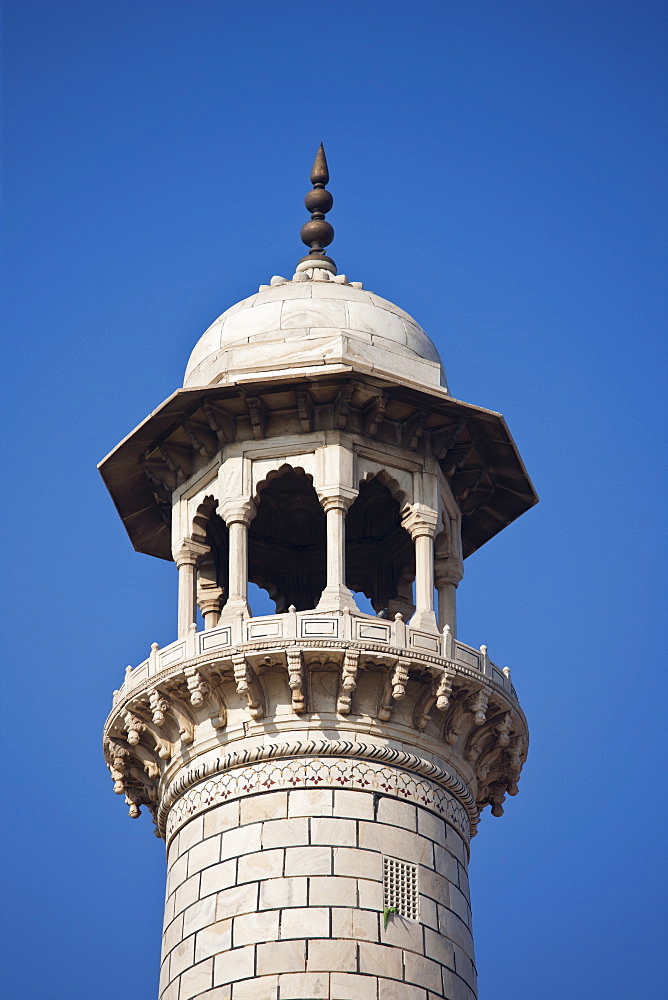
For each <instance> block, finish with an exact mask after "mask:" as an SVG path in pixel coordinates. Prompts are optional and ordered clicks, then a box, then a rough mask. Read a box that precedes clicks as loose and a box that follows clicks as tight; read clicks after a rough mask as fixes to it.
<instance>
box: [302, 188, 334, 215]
mask: <svg viewBox="0 0 668 1000" xmlns="http://www.w3.org/2000/svg"><path fill="white" fill-rule="evenodd" d="M304 204H305V205H306V208H307V209H308V211H309V212H322V214H323V215H325V214H326V213H327V212H329V211H330V209H331V207H332V205H333V204H334V199H333V198H332V196H331V194H330V193H329V191H326V190H325V188H313V190H312V191H309V192H308V194H307V195H306V197H305V198H304Z"/></svg>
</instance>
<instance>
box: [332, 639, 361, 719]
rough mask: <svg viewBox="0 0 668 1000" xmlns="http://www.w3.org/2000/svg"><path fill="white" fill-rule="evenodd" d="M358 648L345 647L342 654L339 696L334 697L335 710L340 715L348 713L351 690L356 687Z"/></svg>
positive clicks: (351, 697) (351, 696) (351, 695)
mask: <svg viewBox="0 0 668 1000" xmlns="http://www.w3.org/2000/svg"><path fill="white" fill-rule="evenodd" d="M359 660H360V651H359V649H347V650H346V651H345V653H344V654H343V667H342V669H341V684H340V687H339V696H338V698H337V699H336V711H337V712H339V714H340V715H349V714H350V708H351V705H352V700H353V691H354V690H355V688H356V687H357V670H358V667H359Z"/></svg>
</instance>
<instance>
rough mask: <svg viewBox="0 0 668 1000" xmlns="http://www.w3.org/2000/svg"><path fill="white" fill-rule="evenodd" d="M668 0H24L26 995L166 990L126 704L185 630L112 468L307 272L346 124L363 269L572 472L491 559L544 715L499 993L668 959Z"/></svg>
mask: <svg viewBox="0 0 668 1000" xmlns="http://www.w3.org/2000/svg"><path fill="white" fill-rule="evenodd" d="M667 20H668V15H667V8H666V6H665V4H663V3H660V2H649V0H634V2H630V0H627V2H619V0H599V2H595V0H578V2H575V0H512V2H499V0H470V2H464V0H440V2H419V0H411V2H400V0H394V2H392V0H387V2H382V3H381V2H345V0H344V2H339V3H332V4H324V3H318V4H314V3H307V2H303V0H291V2H287V0H274V2H265V3H260V2H245V3H244V2H234V3H233V2H226V0H217V2H212V0H188V2H185V0H182V2H176V0H162V2H157V0H113V2H110V0H95V2H90V0H76V2H75V0H58V2H55V0H6V3H5V20H4V42H5V57H4V59H5V91H4V118H5V144H6V149H7V154H6V165H5V234H6V238H5V251H6V256H5V282H6V284H5V309H4V317H5V324H4V325H5V341H6V343H5V358H4V365H3V371H4V375H5V385H4V393H3V395H4V404H5V413H4V417H3V425H2V426H3V432H2V442H3V445H4V459H3V462H2V468H3V474H4V479H5V483H6V486H5V489H4V497H3V498H4V500H5V501H6V504H7V506H8V513H7V515H6V517H5V520H4V526H5V528H4V530H5V537H4V539H3V556H4V559H3V562H5V564H6V566H7V567H8V568H7V570H6V575H5V589H4V595H3V597H2V601H1V607H2V612H3V619H4V639H3V652H4V657H3V658H4V660H5V668H4V685H5V691H4V698H5V708H4V721H3V723H2V726H1V727H0V733H1V736H2V740H3V750H2V756H1V760H2V765H3V768H4V776H3V786H2V789H3V796H2V800H3V807H4V819H3V824H2V830H3V841H4V847H3V860H4V861H5V863H6V870H5V875H4V884H5V891H4V906H5V927H4V930H3V933H2V945H3V946H4V947H5V948H6V949H7V957H6V958H5V962H4V967H5V970H6V971H5V981H6V985H5V992H4V994H3V995H4V996H6V997H8V998H9V997H12V998H13V997H21V998H22V1000H60V998H67V1000H91V998H95V1000H116V998H117V997H119V996H121V995H122V996H123V998H124V1000H149V998H152V997H153V996H154V995H155V989H156V985H157V974H158V960H159V944H160V923H161V913H162V895H163V891H164V867H163V866H164V861H163V845H162V844H161V843H160V842H159V841H157V840H156V839H155V838H154V837H153V836H152V834H151V824H150V821H149V820H148V818H146V817H144V818H143V819H140V820H139V821H136V822H133V821H131V820H129V819H128V818H127V815H126V809H125V807H124V805H123V802H122V800H121V799H119V798H117V797H115V796H114V795H113V794H112V790H111V781H110V779H109V776H108V773H107V771H106V769H105V766H104V762H103V759H102V753H101V747H100V734H101V729H102V724H103V722H104V718H105V716H106V714H107V711H108V709H109V707H110V700H111V692H112V690H113V689H114V688H115V687H117V686H118V685H119V683H120V681H121V679H122V676H123V670H124V668H125V665H126V664H127V663H133V664H135V663H138V662H139V661H140V660H141V659H143V658H144V657H145V656H146V654H147V651H148V648H149V644H150V643H151V642H153V641H157V642H159V643H160V644H161V645H162V644H166V643H168V642H170V641H171V640H172V639H173V638H174V629H175V610H176V580H175V577H176V571H175V569H174V567H173V565H171V564H167V563H162V562H159V561H157V560H152V559H150V558H149V557H147V556H142V555H138V554H135V553H134V552H133V550H132V548H131V545H130V543H129V541H128V540H127V537H126V536H125V533H124V530H123V528H122V525H121V523H120V520H119V519H118V517H117V515H116V512H115V510H114V508H113V505H112V503H111V501H110V499H109V498H108V496H107V494H106V492H105V489H104V487H103V485H102V482H101V480H100V479H99V477H98V473H97V471H96V468H95V466H96V463H97V461H98V460H99V459H100V458H102V457H103V456H104V455H105V454H106V453H107V452H108V451H109V450H110V449H111V448H112V447H113V446H114V445H115V444H116V443H117V441H119V440H120V439H121V438H122V437H123V436H124V435H125V434H126V433H128V432H129V431H130V430H131V429H132V428H133V427H134V426H135V425H136V424H137V423H139V421H140V420H141V419H142V418H143V417H144V416H145V415H146V414H147V413H148V412H149V411H150V410H151V409H153V407H155V406H156V405H157V404H158V403H160V402H161V401H162V399H164V398H165V397H166V396H167V395H168V394H169V393H171V392H172V390H173V389H174V388H176V387H177V386H178V385H179V384H180V382H181V379H182V376H183V369H184V367H185V363H186V360H187V357H188V354H189V352H190V350H191V348H192V346H193V344H194V343H195V341H196V340H197V338H198V337H199V336H200V334H201V333H202V332H203V330H204V329H205V328H206V326H208V324H209V323H210V322H211V321H212V320H213V319H214V318H215V317H216V316H217V315H218V314H219V313H221V312H222V311H223V310H224V309H225V308H227V307H228V306H229V305H231V304H232V303H233V302H235V301H237V300H238V299H240V298H242V297H245V296H246V295H248V294H251V293H252V292H254V291H255V290H256V289H257V286H258V285H259V284H260V283H263V282H267V281H268V280H269V278H270V277H271V276H272V275H273V274H284V275H289V274H290V273H291V271H292V268H293V265H294V263H295V262H296V260H297V259H298V257H299V256H301V253H302V251H301V249H300V247H301V244H300V243H299V240H298V230H299V227H300V225H301V224H302V222H303V221H304V220H305V218H306V215H305V212H304V209H303V206H302V198H303V195H304V193H305V192H306V190H307V189H308V186H309V185H308V172H309V168H310V164H311V161H312V158H313V155H314V153H315V150H316V148H317V145H318V143H319V142H320V140H321V139H322V140H323V141H324V142H325V144H326V149H327V154H328V158H329V163H330V170H331V175H332V180H331V184H330V187H331V189H332V191H333V193H334V197H335V206H334V210H333V212H332V215H331V220H332V223H333V225H334V227H335V229H336V240H335V242H334V244H333V247H332V255H333V256H334V258H335V259H336V261H337V263H338V265H339V269H340V270H341V271H342V272H345V273H346V274H348V275H349V276H350V277H351V278H352V279H353V280H361V281H363V282H364V283H365V286H366V287H368V288H370V289H372V290H373V291H375V292H377V293H379V294H381V295H383V296H385V297H387V298H390V299H392V300H393V301H395V302H397V303H398V304H400V305H401V306H402V307H404V308H405V309H407V310H408V311H409V312H410V313H412V314H413V315H414V316H415V317H416V318H417V320H418V321H419V322H420V323H421V324H422V325H423V326H424V327H425V328H426V330H427V331H428V332H429V333H430V335H431V336H432V338H433V339H434V340H435V342H436V343H437V345H438V347H439V349H440V351H441V354H442V357H443V360H444V363H445V366H446V369H447V372H448V376H449V381H450V386H451V388H452V390H453V393H454V394H455V395H456V396H458V397H459V398H461V399H465V400H468V401H470V402H474V403H478V404H481V405H484V406H488V407H490V408H494V409H498V410H501V411H502V412H503V413H504V414H505V416H506V418H507V420H508V422H509V425H510V428H511V430H512V432H513V434H514V436H515V438H516V440H517V443H518V446H519V448H520V450H521V452H522V454H523V457H524V459H525V461H526V464H527V467H528V469H529V472H530V474H531V476H532V478H533V481H534V483H535V485H536V488H537V490H538V492H539V494H540V496H541V504H540V505H539V506H538V507H537V508H535V509H534V510H532V511H531V512H529V513H528V514H527V515H526V516H525V517H523V518H522V519H520V521H518V522H516V523H515V524H514V525H512V526H511V527H510V528H509V529H508V530H506V531H505V532H504V533H503V534H502V535H501V536H498V537H497V538H495V539H494V540H493V541H492V542H491V543H489V544H488V545H487V546H485V547H484V548H483V549H482V550H481V551H480V552H478V553H476V554H475V555H474V556H473V557H472V558H471V559H470V560H468V561H467V574H466V577H465V579H464V582H463V584H462V586H461V587H460V595H461V597H460V609H461V610H460V635H461V638H462V639H464V641H466V642H469V643H471V644H472V645H479V644H480V643H481V642H485V643H487V644H488V646H489V649H490V655H491V656H492V658H493V659H494V660H496V661H497V662H499V663H500V664H502V665H504V664H506V663H507V664H509V665H510V666H511V668H512V670H513V678H514V681H515V683H516V686H517V688H518V691H519V693H520V697H521V700H522V703H523V706H524V708H525V710H526V713H527V716H528V719H529V723H530V727H531V732H532V743H531V750H530V756H529V762H528V764H527V766H526V768H525V771H524V775H523V778H522V782H521V794H520V795H519V796H518V797H517V798H516V799H513V800H510V801H509V803H508V808H507V811H506V815H505V816H504V817H503V819H500V820H495V819H492V818H491V817H490V816H489V813H487V814H486V816H485V818H484V820H483V823H482V825H481V830H480V834H479V836H478V837H477V838H476V840H475V841H474V843H473V859H472V864H471V875H472V888H473V907H474V928H475V935H476V945H477V953H478V965H479V970H480V997H481V1000H536V998H540V1000H566V998H570V997H578V998H579V997H583V998H584V997H586V998H587V1000H630V998H636V997H643V998H644V997H648V998H650V997H651V998H657V997H659V996H663V995H664V989H665V982H666V978H665V977H666V969H665V967H662V965H661V959H660V951H661V950H665V949H661V947H660V945H661V944H662V940H663V936H664V934H665V888H662V884H661V878H662V876H661V868H660V860H659V855H660V841H661V834H662V832H663V831H664V830H665V813H664V815H663V818H662V815H661V814H662V811H663V810H664V805H663V803H664V799H665V789H664V787H663V781H662V777H661V775H662V773H663V771H662V763H661V756H662V752H663V751H664V742H665V741H664V739H663V737H662V729H663V728H665V726H664V719H665V715H664V713H665V708H666V705H665V685H664V682H663V677H664V674H665V636H664V633H663V628H664V623H663V620H662V616H661V610H662V607H663V593H662V591H664V585H665V558H666V553H665V548H664V547H663V541H662V538H663V535H664V533H665V532H664V527H665V526H664V523H663V522H662V517H663V512H664V501H665V493H666V480H665V472H664V466H663V461H662V452H663V450H664V449H663V448H662V445H663V443H664V438H665V419H664V414H665V405H666V404H665V384H664V383H663V382H662V380H661V363H662V361H664V360H665V358H664V357H662V355H663V345H664V342H665V325H666V315H667V310H666V284H665V259H666V194H665V186H666V146H667V143H666V116H665V98H666V76H667V73H666V37H667V34H666V27H667V24H666V21H667ZM663 766H664V767H665V763H664V765H663Z"/></svg>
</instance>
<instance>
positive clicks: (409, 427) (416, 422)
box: [401, 410, 429, 451]
mask: <svg viewBox="0 0 668 1000" xmlns="http://www.w3.org/2000/svg"><path fill="white" fill-rule="evenodd" d="M428 416H429V411H428V410H417V411H416V412H415V413H414V414H413V416H412V417H409V418H408V420H406V421H404V423H403V425H402V428H401V433H402V438H403V443H404V448H408V450H409V451H415V449H416V448H417V446H418V443H419V441H420V438H421V437H422V435H423V434H424V425H425V423H426V421H427V417H428Z"/></svg>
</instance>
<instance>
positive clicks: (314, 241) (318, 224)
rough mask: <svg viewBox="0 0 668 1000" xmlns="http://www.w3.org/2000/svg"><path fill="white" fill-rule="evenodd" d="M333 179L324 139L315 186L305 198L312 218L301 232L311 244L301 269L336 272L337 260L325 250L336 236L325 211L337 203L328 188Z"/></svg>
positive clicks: (313, 178)
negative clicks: (309, 268)
mask: <svg viewBox="0 0 668 1000" xmlns="http://www.w3.org/2000/svg"><path fill="white" fill-rule="evenodd" d="M328 181H329V170H328V168H327V157H326V156H325V150H324V147H323V145H322V143H320V148H319V149H318V152H317V153H316V156H315V160H314V161H313V168H312V170H311V184H312V185H313V190H312V191H309V192H308V194H307V195H306V197H305V198H304V204H305V205H306V208H307V209H308V211H309V212H310V213H311V221H310V222H305V223H304V225H303V226H302V228H301V233H300V236H301V238H302V243H305V244H306V246H307V247H310V250H309V252H308V256H306V257H302V259H301V260H300V261H299V263H298V265H297V269H298V270H300V269H302V270H303V269H304V268H305V267H308V266H310V267H320V268H324V269H325V270H327V271H332V272H333V273H334V274H336V264H335V263H334V261H333V260H332V259H331V258H330V257H327V256H326V255H325V253H324V248H325V247H327V246H329V244H330V243H331V242H332V240H333V239H334V230H333V229H332V227H331V226H330V224H329V222H327V221H326V219H325V215H326V214H327V212H329V210H330V209H331V207H332V205H333V204H334V199H333V198H332V195H331V194H330V192H329V191H326V190H325V185H326V184H327V183H328Z"/></svg>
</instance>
